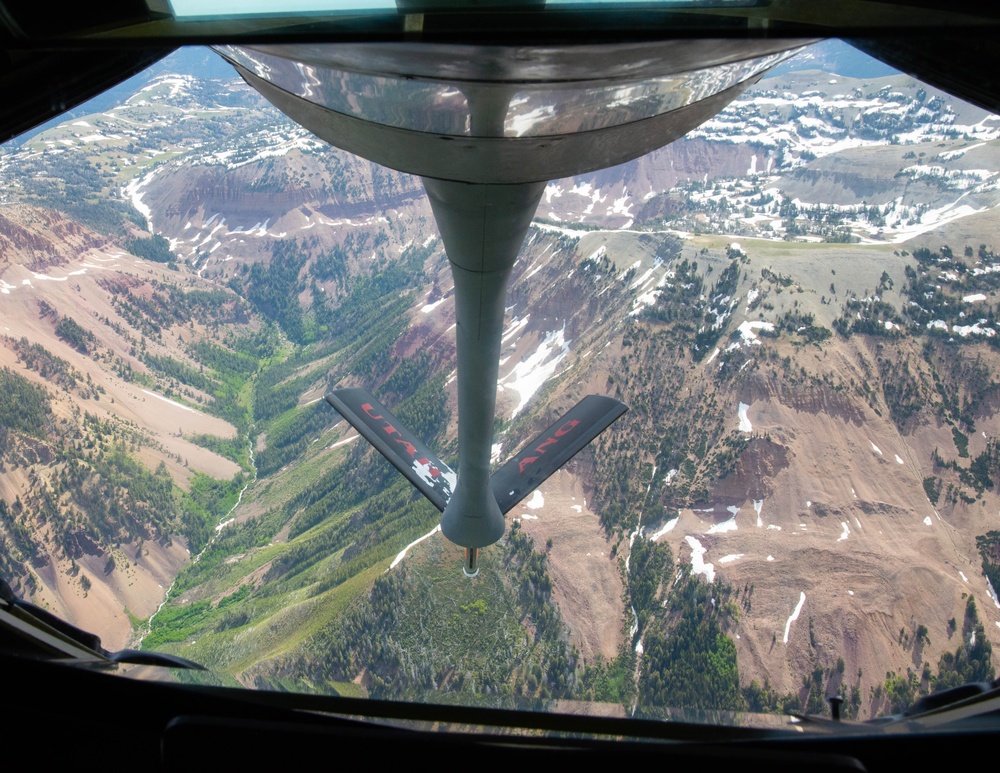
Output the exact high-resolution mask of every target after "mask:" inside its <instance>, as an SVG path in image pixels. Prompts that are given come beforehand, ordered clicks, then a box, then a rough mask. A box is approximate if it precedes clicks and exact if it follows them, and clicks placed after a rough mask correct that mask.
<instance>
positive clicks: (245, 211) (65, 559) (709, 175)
mask: <svg viewBox="0 0 1000 773" xmlns="http://www.w3.org/2000/svg"><path fill="white" fill-rule="evenodd" d="M825 45H827V46H828V49H827V50H824V49H820V50H819V51H818V53H817V52H816V51H813V52H806V54H807V55H808V56H809V57H810V58H806V59H802V60H799V64H798V66H796V65H795V64H794V60H793V61H792V63H789V64H786V65H784V66H783V69H782V70H780V71H778V72H777V74H773V75H771V76H769V77H765V78H764V79H763V80H761V81H760V82H759V83H757V84H755V85H754V86H752V87H751V88H750V89H748V90H747V92H746V93H745V94H744V95H743V96H742V97H741V98H740V99H738V100H737V101H736V102H734V103H733V104H732V105H731V106H730V107H728V108H727V109H726V110H724V111H723V112H722V113H720V114H719V116H717V117H716V118H714V119H712V120H711V121H709V122H707V123H706V124H704V125H703V126H701V127H699V128H698V129H697V130H695V131H694V132H692V133H691V134H690V135H688V136H687V137H685V138H684V139H682V140H679V141H677V142H675V143H673V144H672V145H670V146H667V147H666V148H663V149H661V150H660V151H657V152H655V153H653V154H650V155H649V156H646V157H644V158H641V159H638V160H637V161H634V162H631V163H629V164H626V165H624V166H621V167H616V168H614V169H609V170H604V171H601V172H597V173H594V174H591V175H585V176H581V177H579V178H574V179H572V180H560V181H555V182H553V183H551V184H550V185H549V186H548V188H547V189H546V193H545V196H544V197H543V199H542V203H541V205H540V206H539V209H538V212H537V215H536V219H535V222H534V224H533V226H532V228H531V230H530V231H529V235H528V238H527V240H526V242H525V245H524V249H523V251H522V253H521V256H520V259H519V261H518V263H517V265H516V266H515V269H514V275H513V277H512V281H511V289H510V292H509V294H508V301H507V303H508V308H507V314H508V326H507V328H506V331H505V333H504V343H503V353H502V359H501V368H500V379H499V383H498V390H499V400H498V414H499V416H498V421H497V427H496V441H497V442H496V445H495V447H494V452H495V454H494V455H495V460H496V462H497V463H498V464H500V463H502V462H503V461H504V460H505V459H506V458H508V457H509V456H510V455H511V454H513V453H514V451H515V450H516V449H517V448H518V447H519V445H520V444H521V443H522V442H524V441H526V440H527V439H528V438H530V437H533V436H534V435H535V434H537V432H538V431H540V430H541V429H542V428H543V427H544V426H546V425H547V424H548V423H550V422H551V421H552V420H554V418H555V417H556V416H558V415H560V414H561V413H562V412H563V411H565V410H566V409H567V408H569V407H570V406H571V405H572V404H573V403H574V402H575V401H576V400H578V399H579V398H580V397H582V396H583V395H585V394H589V393H603V394H610V395H612V396H614V397H617V398H619V399H621V400H623V401H625V402H626V403H628V404H629V406H630V411H629V413H628V414H626V416H625V417H624V418H623V419H621V420H620V421H619V422H618V423H617V424H616V425H615V426H614V427H613V428H612V429H611V430H609V431H608V432H607V433H606V434H605V435H603V436H602V437H601V438H599V439H598V440H597V441H595V443H594V444H593V446H592V448H591V449H589V450H588V451H585V452H584V453H583V454H581V455H580V456H579V457H578V458H577V459H575V460H574V461H573V462H571V463H570V464H569V465H567V466H566V467H565V468H564V469H563V470H562V471H560V472H559V473H558V474H557V475H556V476H554V477H553V478H551V479H550V480H549V481H547V482H546V483H545V484H543V485H542V487H541V488H540V490H539V491H538V492H536V494H535V495H534V496H533V497H532V498H530V499H529V500H527V501H526V503H524V505H523V506H522V507H518V508H516V509H515V510H513V511H512V512H511V516H512V517H511V518H510V523H509V529H508V536H507V537H505V539H504V540H503V541H502V542H501V543H500V544H499V545H498V546H496V547H494V548H490V549H489V550H487V551H485V552H484V555H483V571H482V572H481V577H480V578H477V579H475V580H468V579H467V578H464V577H462V576H461V572H460V571H458V569H457V567H458V565H459V561H460V558H459V550H458V549H457V548H454V547H453V546H451V545H450V544H449V543H447V542H445V541H444V540H443V538H442V537H441V535H440V534H439V533H436V532H435V525H436V523H437V513H436V511H435V510H434V509H433V508H432V507H430V506H429V505H427V503H426V502H423V501H422V500H420V499H418V498H415V497H414V495H413V493H412V492H411V490H410V489H409V487H408V484H406V483H405V481H402V480H401V479H398V478H397V476H396V475H395V473H394V472H393V471H392V469H391V468H390V467H389V466H388V465H387V464H386V463H385V462H383V461H382V460H381V458H379V457H377V455H375V454H374V453H373V452H371V451H370V450H368V449H367V447H366V446H365V444H364V443H363V442H362V443H358V442H356V441H357V435H356V434H354V433H353V431H352V430H350V428H349V427H348V426H347V424H346V423H345V422H343V421H341V420H340V417H339V416H337V414H336V413H335V412H334V411H333V410H332V409H331V408H329V407H328V406H327V405H326V404H325V402H323V401H322V396H323V394H324V393H325V392H326V391H328V390H329V389H330V388H332V387H334V386H337V385H341V386H364V387H366V388H368V389H370V390H371V391H373V393H375V394H376V395H377V396H378V397H379V399H380V400H382V401H383V402H384V403H386V404H387V405H389V406H391V407H392V408H393V410H394V412H396V413H397V415H398V416H399V417H400V419H401V420H403V421H405V422H406V423H407V425H408V426H410V428H411V429H412V430H413V431H415V432H416V433H417V434H418V435H419V436H421V437H422V438H424V439H425V440H427V441H428V442H431V443H433V444H434V445H435V446H436V447H438V448H440V449H441V451H442V457H443V458H444V459H445V460H446V461H449V463H451V462H454V461H455V459H454V456H455V452H456V450H457V446H456V440H455V434H456V432H455V430H456V427H455V407H454V406H455V393H454V389H455V387H454V376H455V370H454V369H455V349H454V338H453V331H452V329H453V327H454V323H455V319H454V309H453V305H452V303H451V296H452V291H453V288H452V283H451V278H450V273H449V271H448V268H447V261H446V257H445V255H444V252H443V247H442V245H441V241H440V238H439V236H438V234H437V232H436V229H435V226H434V223H433V218H432V217H431V213H430V209H429V207H428V204H427V201H426V198H425V197H424V195H423V190H422V187H421V186H420V183H419V181H418V180H416V179H415V178H412V177H409V176H407V175H403V174H400V173H396V172H393V171H391V170H387V169H384V168H381V167H377V166H373V165H371V164H369V163H367V162H365V161H362V160H360V159H357V158H354V157H351V156H349V155H347V154H344V153H341V152H339V151H335V150H333V149H330V148H329V147H327V146H325V145H324V144H323V143H321V142H320V141H319V140H317V139H315V138H313V137H312V136H311V135H309V134H308V133H306V132H305V131H304V130H302V129H300V128H298V127H296V126H294V125H292V124H290V123H289V122H288V121H287V120H286V119H284V118H283V117H281V116H280V115H279V114H277V113H276V112H275V111H273V110H272V109H270V108H269V107H267V106H266V105H265V104H263V103H262V102H261V100H260V99H259V97H257V96H256V95H255V94H254V93H253V92H251V91H250V90H248V89H246V88H245V87H243V86H241V85H240V84H239V83H238V82H237V81H236V79H235V77H232V78H227V77H224V76H222V77H220V75H219V74H213V75H211V76H205V75H203V74H200V73H199V71H198V68H185V67H178V68H176V69H177V71H172V70H171V68H170V64H171V60H169V59H168V60H166V61H165V62H164V63H163V64H162V65H161V68H162V69H161V71H160V72H159V73H158V74H151V75H149V76H147V78H146V79H145V80H144V81H142V82H141V83H137V84H135V90H134V92H133V93H131V94H129V95H128V96H127V98H126V99H124V101H122V102H121V103H120V104H118V105H116V106H101V107H100V109H99V110H93V111H91V112H88V113H86V114H77V115H75V116H73V117H72V118H71V119H69V120H67V121H65V122H63V123H61V124H59V125H58V126H54V127H51V128H48V129H46V130H44V131H42V132H40V133H38V134H37V135H35V136H33V137H30V138H27V139H25V140H24V141H23V142H22V143H21V144H20V145H18V146H17V147H10V148H7V149H6V150H5V152H4V154H3V155H2V156H0V175H2V176H3V178H4V183H5V184H4V194H3V204H2V209H0V218H2V225H0V304H2V305H3V308H4V314H3V323H2V324H3V326H4V330H3V331H0V333H2V335H3V338H2V339H0V344H2V345H0V366H2V367H3V370H0V399H2V405H0V419H2V420H0V427H2V431H3V433H4V434H3V438H2V441H3V442H2V443H0V449H2V451H0V464H2V470H0V507H2V510H0V541H2V547H0V569H2V571H3V573H4V575H5V576H7V577H10V578H12V579H13V580H14V583H15V584H16V586H17V587H18V589H19V590H20V591H21V592H22V593H23V594H24V595H26V596H28V597H30V598H32V599H33V600H34V601H35V602H36V603H40V604H42V605H44V606H46V607H48V608H49V609H51V610H52V611H55V612H57V613H59V614H61V615H64V616H67V617H68V618H69V619H71V620H72V621H73V622H76V623H78V624H80V625H83V626H84V627H88V628H90V629H93V630H95V631H96V632H97V633H99V634H100V635H101V636H102V637H104V639H105V642H106V643H107V644H108V645H111V646H115V647H118V646H125V645H126V644H128V643H129V642H131V643H133V644H140V643H141V646H143V647H149V648H157V649H164V650H168V651H173V652H177V653H179V654H183V655H185V656H186V657H190V658H193V659H195V660H198V661H200V662H203V663H205V664H206V665H208V666H210V667H211V668H212V669H213V670H214V671H215V672H216V673H217V674H218V678H220V679H223V680H225V681H227V682H228V681H232V680H235V681H236V682H239V683H241V684H244V685H253V686H260V687H271V688H280V689H286V688H287V689H297V690H317V691H335V692H338V693H340V694H344V695H371V696H376V697H389V698H408V699H422V700H444V701H466V702H472V703H484V704H489V705H503V706H530V707H555V708H557V709H562V710H589V711H593V710H598V711H602V712H608V711H611V712H615V713H620V714H623V715H624V714H636V715H643V716H664V715H667V714H671V707H678V706H680V707H687V708H694V709H700V710H706V709H725V710H744V709H756V710H767V711H782V710H786V709H790V708H798V709H800V710H806V711H809V712H812V713H822V712H823V711H825V710H826V708H825V698H826V697H827V695H830V694H834V693H840V694H843V695H844V696H845V697H846V698H847V699H848V701H847V711H848V714H849V715H851V716H860V717H869V716H874V715H877V714H879V713H882V712H884V711H887V710H895V709H899V708H901V707H902V706H904V705H905V704H906V703H907V702H909V701H911V700H912V699H913V698H914V697H915V696H916V695H918V694H920V693H923V692H927V691H930V690H931V689H935V688H938V687H941V686H948V685H951V684H957V683H959V682H960V681H966V680H968V679H970V678H985V677H986V676H988V675H990V674H992V673H993V672H994V668H995V659H994V656H993V655H992V644H994V643H997V644H1000V600H998V599H997V596H996V593H995V591H994V590H993V588H994V586H995V585H996V583H997V581H998V579H1000V571H998V569H997V567H998V565H1000V530H998V529H1000V527H998V526H997V524H998V522H1000V497H998V472H1000V443H998V440H997V438H998V435H1000V417H998V415H997V411H998V409H1000V400H998V397H1000V390H998V387H997V384H998V372H1000V353H998V348H997V347H998V345H1000V339H998V335H997V299H996V289H997V286H998V283H1000V276H998V272H1000V256H998V254H997V252H995V249H997V248H1000V245H996V242H995V240H994V238H993V234H994V233H995V224H996V217H997V215H996V208H997V205H998V204H1000V197H998V194H997V182H998V180H1000V118H997V117H995V116H992V115H990V114H988V113H985V112H984V111H982V110H980V109H979V108H975V107H972V106H970V105H967V104H964V103H961V102H959V101H958V100H956V99H954V98H953V97H950V96H949V95H947V94H945V93H942V92H938V91H936V90H934V89H932V88H930V87H928V86H926V85H923V84H921V83H919V82H917V81H914V80H913V79H912V78H909V77H907V76H903V75H898V74H894V75H887V74H883V73H882V72H881V71H877V70H875V71H871V72H866V71H865V70H864V68H863V67H861V66H860V65H859V64H858V63H857V62H855V63H853V64H850V66H849V67H847V66H845V68H844V72H849V73H850V74H841V72H839V71H838V69H837V67H836V64H837V61H838V54H837V49H836V47H833V46H832V44H825ZM830 48H832V51H833V53H830V50H829V49H830ZM841 56H842V52H841ZM817 57H819V58H817ZM195 59H196V60H197V57H195ZM818 63H819V64H822V65H823V69H803V68H813V67H815V66H816V65H817V64H818ZM179 64H180V63H179ZM185 69H187V70H188V71H186V72H185V71H184V70H185ZM995 245H996V247H995ZM758 583H759V584H758Z"/></svg>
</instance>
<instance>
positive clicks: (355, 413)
mask: <svg viewBox="0 0 1000 773" xmlns="http://www.w3.org/2000/svg"><path fill="white" fill-rule="evenodd" d="M326 401H327V402H328V403H329V404H330V405H332V406H333V407H334V408H336V409H337V412H338V413H339V414H340V415H341V416H343V417H344V418H345V419H347V422H348V423H349V424H350V425H351V426H352V427H354V429H356V430H357V431H358V433H359V434H360V435H361V436H362V437H363V438H364V439H365V440H367V441H368V442H369V443H371V444H372V445H373V446H374V447H375V450H377V451H378V452H379V453H380V454H382V456H384V457H385V458H386V459H387V460H388V461H389V462H391V463H392V465H393V466H394V467H395V468H396V469H397V470H399V471H400V472H401V473H403V475H404V476H406V479H407V480H409V481H410V483H412V484H413V485H414V486H415V487H416V489H417V490H418V491H419V492H420V493H421V494H423V495H424V496H425V497H427V498H428V499H429V500H430V501H431V504H433V505H434V506H435V507H436V508H437V509H438V510H441V511H444V508H445V507H446V506H447V504H448V500H449V499H451V495H452V492H453V491H454V490H455V480H456V475H455V473H454V472H453V471H452V469H451V468H450V467H449V466H448V465H447V464H445V463H444V462H442V461H441V460H440V459H438V457H437V455H436V454H435V453H434V452H433V451H431V450H430V449H429V448H428V447H427V446H426V445H425V444H424V443H423V442H422V441H421V440H419V439H418V438H417V436H416V435H414V434H413V433H412V432H410V431H409V430H408V429H406V427H404V426H403V425H402V424H400V423H399V421H398V420H397V419H396V417H395V416H393V415H392V413H391V412H390V411H389V409H388V408H386V407H385V406H384V405H382V403H380V402H379V401H378V400H376V399H375V398H374V397H372V396H371V394H370V393H369V392H368V391H367V390H365V389H335V390H333V391H332V392H330V393H329V394H328V395H327V396H326Z"/></svg>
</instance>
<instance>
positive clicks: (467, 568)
mask: <svg viewBox="0 0 1000 773" xmlns="http://www.w3.org/2000/svg"><path fill="white" fill-rule="evenodd" d="M462 571H463V572H465V576H466V577H475V576H476V575H477V574H479V548H466V549H465V563H464V564H462Z"/></svg>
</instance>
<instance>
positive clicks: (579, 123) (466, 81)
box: [218, 41, 795, 139]
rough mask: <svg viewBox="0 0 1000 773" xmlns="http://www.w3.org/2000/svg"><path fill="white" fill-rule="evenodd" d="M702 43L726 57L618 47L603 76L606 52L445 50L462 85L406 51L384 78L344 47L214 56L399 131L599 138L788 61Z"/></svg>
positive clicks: (388, 59)
mask: <svg viewBox="0 0 1000 773" xmlns="http://www.w3.org/2000/svg"><path fill="white" fill-rule="evenodd" d="M698 43H699V44H700V46H702V47H703V48H704V49H705V50H710V49H711V48H712V47H713V45H716V44H717V43H718V45H716V47H717V48H721V49H724V54H723V55H719V56H716V57H714V58H715V59H717V60H718V59H727V58H728V59H729V61H718V62H717V63H714V64H712V66H708V67H704V66H703V67H696V68H691V69H686V70H683V71H680V72H678V71H677V70H678V68H686V67H688V66H689V63H690V60H691V56H690V54H691V51H690V49H691V47H692V44H691V42H690V41H681V42H680V43H678V44H674V45H671V44H658V45H657V47H656V48H652V47H632V48H626V49H625V50H622V49H621V48H618V49H616V50H617V51H618V53H619V54H620V56H621V58H620V59H619V64H618V67H617V70H618V72H617V73H615V74H614V75H612V76H611V77H609V76H608V74H607V70H606V69H603V68H601V67H600V66H599V65H598V66H594V64H593V62H594V59H597V60H600V59H603V58H604V57H606V56H607V55H608V54H609V52H608V51H605V50H594V49H581V50H572V49H570V50H569V51H567V52H557V54H558V56H556V55H553V52H551V51H542V52H538V51H533V50H530V49H516V48H512V49H510V50H509V51H506V50H503V49H495V48H493V49H489V50H486V51H483V50H481V49H477V48H474V47H468V49H467V50H465V51H464V52H453V53H464V54H465V56H464V57H462V56H460V57H459V58H458V61H459V62H462V61H464V62H467V63H468V68H467V70H466V71H465V72H462V73H461V75H464V76H465V77H464V78H463V77H457V76H459V75H460V73H459V72H458V71H457V70H456V67H455V64H454V62H455V59H452V60H451V62H450V63H449V65H448V66H447V67H446V66H439V64H438V63H437V62H435V61H426V60H419V59H418V60H417V61H413V62H410V63H409V64H410V67H409V68H408V67H407V64H408V63H407V61H406V54H407V49H406V48H405V47H393V46H392V45H387V46H385V47H383V48H382V49H381V52H380V53H381V56H382V59H381V62H380V70H381V71H380V72H372V71H370V70H369V71H364V70H362V69H360V68H356V67H355V66H354V63H353V62H352V61H351V58H350V56H349V54H350V51H348V52H347V53H348V55H345V54H344V47H334V46H331V47H328V48H326V49H324V47H322V46H316V45H313V46H305V47H302V48H301V49H296V48H291V47H282V48H275V49H273V50H270V49H269V50H265V49H254V48H247V47H237V46H225V47H220V48H219V49H218V50H219V52H220V53H221V54H223V55H224V56H225V57H226V58H227V59H229V60H230V61H232V62H234V63H236V64H238V65H240V66H242V67H243V68H245V69H246V70H248V71H249V72H251V73H253V74H254V75H256V76H257V77H258V78H260V79H262V80H265V81H267V82H269V83H271V84H273V85H274V86H276V87H278V88H280V89H282V90H283V91H286V92H288V93H289V94H292V95H295V96H297V97H300V98H302V99H305V100H308V101H309V102H311V103H313V104H315V105H317V106H320V107H323V108H326V109H328V110H331V111H333V112H336V113H339V114H341V115H345V116H350V117H353V118H358V119H361V120H364V121H369V122H371V123H374V124H379V125H383V126H390V127H394V128H398V129H404V130H407V131H414V132H421V133H428V134H436V135H444V136H452V137H469V138H493V139H501V138H510V139H513V138H518V137H547V136H556V135H565V134H573V133H577V132H585V131H595V130H600V129H607V128H610V127H614V126H622V125H624V124H629V123H633V122H635V121H641V120H644V119H647V118H652V117H654V116H658V115H663V114H665V113H669V112H672V111H674V110H678V109H680V108H684V107H687V106H689V105H692V104H694V103H696V102H699V101H701V100H703V99H706V98H708V97H710V96H713V95H714V94H718V93H719V92H722V91H725V90H727V89H730V88H732V87H733V86H736V85H738V84H740V83H744V82H747V81H750V80H752V79H754V78H756V77H757V76H759V75H760V74H762V73H763V72H765V71H766V70H767V69H769V68H770V67H772V66H774V65H775V64H777V63H778V62H780V61H781V60H783V59H784V58H786V57H787V56H789V55H791V54H792V53H794V50H790V51H789V50H777V51H775V50H773V48H774V44H773V43H772V44H769V46H770V48H771V49H772V50H767V49H765V50H764V51H763V52H761V51H760V50H759V49H760V48H761V45H760V43H758V42H751V43H749V44H744V45H743V46H741V47H734V46H733V45H732V42H731V41H726V42H724V43H719V42H717V41H698ZM794 45H795V41H790V42H787V43H785V44H784V45H782V46H781V48H785V47H789V46H794ZM325 52H327V53H326V55H324V53H325ZM671 54H676V55H675V56H672V55H671ZM574 55H575V61H574ZM556 58H560V59H561V61H560V62H559V63H561V62H562V61H570V62H571V64H572V69H571V70H570V77H569V78H567V77H566V74H565V71H563V73H562V77H558V76H557V74H556V72H555V69H556V68H555V65H554V64H553V63H552V60H554V59H556ZM709 58H712V57H709ZM588 61H590V62H591V63H592V64H590V65H588Z"/></svg>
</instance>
